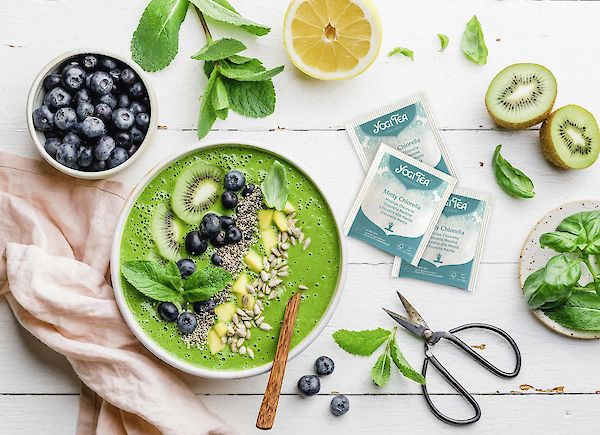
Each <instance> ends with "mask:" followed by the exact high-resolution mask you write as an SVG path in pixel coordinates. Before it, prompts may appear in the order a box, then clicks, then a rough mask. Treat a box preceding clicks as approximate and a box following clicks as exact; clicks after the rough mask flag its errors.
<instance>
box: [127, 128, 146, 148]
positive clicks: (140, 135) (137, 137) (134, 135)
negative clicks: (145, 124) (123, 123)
mask: <svg viewBox="0 0 600 435" xmlns="http://www.w3.org/2000/svg"><path fill="white" fill-rule="evenodd" d="M129 134H131V139H133V143H134V144H136V145H139V144H141V143H142V142H144V138H145V137H146V133H144V132H143V131H142V130H140V129H139V128H137V127H135V126H133V127H131V130H129Z"/></svg>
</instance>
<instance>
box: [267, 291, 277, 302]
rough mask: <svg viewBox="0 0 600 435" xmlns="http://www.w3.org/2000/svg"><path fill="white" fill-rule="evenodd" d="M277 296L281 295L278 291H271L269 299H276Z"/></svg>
mask: <svg viewBox="0 0 600 435" xmlns="http://www.w3.org/2000/svg"><path fill="white" fill-rule="evenodd" d="M277 296H279V295H278V294H277V292H271V293H270V294H269V300H271V299H275V298H276V297H277Z"/></svg>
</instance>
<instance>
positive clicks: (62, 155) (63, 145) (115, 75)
mask: <svg viewBox="0 0 600 435" xmlns="http://www.w3.org/2000/svg"><path fill="white" fill-rule="evenodd" d="M157 116H158V114H157V110H156V97H155V95H154V92H153V90H152V88H151V86H150V84H149V82H148V80H147V79H146V78H145V77H144V72H143V71H142V70H141V69H140V68H139V67H138V66H137V65H136V64H135V63H134V62H131V61H128V60H126V59H124V58H121V57H120V56H118V55H115V54H112V53H107V52H105V51H101V50H75V51H70V52H67V53H64V54H62V55H60V56H58V57H57V58H55V59H54V60H52V61H51V62H50V63H49V64H48V65H46V66H45V67H44V68H43V69H42V71H41V72H40V73H39V74H38V76H37V77H36V79H35V80H34V82H33V85H32V87H31V90H30V92H29V97H28V99H27V120H28V127H29V132H30V134H31V137H32V139H33V141H34V143H35V145H36V147H37V149H38V151H39V153H40V155H41V156H42V157H43V158H44V160H46V161H47V162H48V163H49V164H50V165H52V166H53V167H54V168H56V169H58V170H59V171H61V172H64V173H66V174H68V175H71V176H73V177H77V178H85V179H99V178H107V177H110V176H112V175H113V174H116V173H117V172H120V171H122V170H124V169H126V168H127V167H129V166H130V165H131V164H133V162H134V161H135V160H136V159H137V158H138V157H139V155H140V154H141V152H142V151H143V149H145V148H146V146H147V145H148V143H149V141H150V137H151V136H152V134H153V133H154V130H156V123H157Z"/></svg>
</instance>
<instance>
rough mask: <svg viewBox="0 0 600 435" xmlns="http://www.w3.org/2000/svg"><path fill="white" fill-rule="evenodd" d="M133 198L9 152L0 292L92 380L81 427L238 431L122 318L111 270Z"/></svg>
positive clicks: (3, 183) (1, 197) (2, 185)
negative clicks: (121, 221) (117, 231)
mask: <svg viewBox="0 0 600 435" xmlns="http://www.w3.org/2000/svg"><path fill="white" fill-rule="evenodd" d="M125 197H126V192H125V190H124V188H123V186H122V185H121V184H120V183H115V182H111V181H100V182H91V181H85V180H77V179H74V178H70V177H67V176H65V175H62V174H60V173H58V172H56V171H55V170H54V169H52V168H50V167H49V166H47V165H46V164H45V163H43V162H39V161H34V160H28V159H24V158H21V157H17V156H14V155H10V154H6V153H0V213H1V215H0V254H1V253H3V255H2V259H1V260H0V295H5V296H6V299H7V300H8V303H9V304H10V307H11V308H12V310H13V312H14V313H15V316H16V318H17V320H18V321H19V322H20V324H21V325H22V326H23V327H24V328H26V329H27V330H28V331H29V332H31V333H32V334H33V335H34V336H35V337H37V338H38V339H39V340H40V341H42V342H43V343H45V344H46V345H48V346H49V347H51V348H52V349H54V350H56V351H57V352H60V353H62V354H63V355H65V356H66V357H67V359H68V360H69V362H70V363H71V365H72V366H73V369H74V370H75V372H76V373H77V375H78V376H79V377H80V378H81V380H82V381H83V384H82V392H81V400H80V409H79V418H78V423H77V434H79V435H92V434H99V435H103V434H111V435H113V434H114V435H118V434H134V435H142V434H144V435H152V434H160V433H164V434H177V435H185V434H190V435H191V434H211V435H220V434H223V435H228V434H233V433H235V432H234V431H233V429H231V428H230V427H229V426H228V425H226V424H225V423H224V422H223V421H222V420H221V419H220V418H219V417H217V416H215V415H214V414H212V413H210V412H209V411H208V410H207V409H206V407H205V406H204V405H203V404H202V403H201V402H200V400H199V399H198V397H197V396H196V395H195V394H194V393H193V392H192V391H191V390H190V388H189V387H188V386H187V385H185V384H184V383H183V382H182V381H181V380H180V379H179V378H178V377H177V376H175V374H174V373H172V372H171V371H170V370H169V369H167V368H166V367H165V366H164V365H163V364H162V363H160V362H159V361H158V360H157V359H156V358H154V357H153V356H152V355H151V354H150V353H149V352H148V351H147V350H146V349H145V348H144V347H143V346H142V345H141V344H140V343H139V342H138V341H137V339H136V338H135V336H134V335H133V334H132V333H131V331H130V330H129V329H128V327H127V326H126V324H125V322H124V320H123V318H122V317H121V314H120V312H119V309H118V307H117V304H116V302H115V299H114V295H113V290H112V288H111V287H110V285H109V284H108V283H107V282H106V279H105V276H107V271H108V262H109V255H110V248H111V242H112V235H113V231H114V228H115V225H116V220H117V217H118V214H119V212H120V210H121V206H122V205H123V202H124V198H125Z"/></svg>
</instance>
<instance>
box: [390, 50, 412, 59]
mask: <svg viewBox="0 0 600 435" xmlns="http://www.w3.org/2000/svg"><path fill="white" fill-rule="evenodd" d="M397 54H401V55H402V56H406V57H408V58H409V59H410V60H412V61H414V60H415V52H414V51H412V50H411V49H409V48H404V47H395V48H393V49H392V50H391V51H390V52H389V53H388V56H395V55H397Z"/></svg>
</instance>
